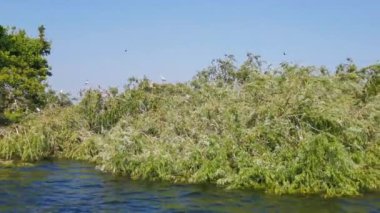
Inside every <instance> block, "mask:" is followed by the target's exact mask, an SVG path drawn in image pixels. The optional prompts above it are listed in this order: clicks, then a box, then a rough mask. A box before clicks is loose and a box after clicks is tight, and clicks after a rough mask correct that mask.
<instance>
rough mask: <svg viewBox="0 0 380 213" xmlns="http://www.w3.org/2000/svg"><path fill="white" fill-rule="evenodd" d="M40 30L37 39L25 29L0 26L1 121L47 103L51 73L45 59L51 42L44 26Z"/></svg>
mask: <svg viewBox="0 0 380 213" xmlns="http://www.w3.org/2000/svg"><path fill="white" fill-rule="evenodd" d="M38 31H39V36H38V37H37V38H34V37H30V36H28V35H27V33H26V32H25V30H19V29H16V28H15V27H12V28H10V27H4V26H1V25H0V124H4V123H6V122H7V121H12V120H17V119H18V118H20V117H22V115H24V114H25V113H27V112H28V111H29V112H30V111H35V110H36V109H37V107H41V106H43V105H44V104H45V89H46V87H47V83H46V80H47V77H48V76H51V75H52V74H51V72H50V67H49V65H48V61H47V59H46V56H47V55H49V54H50V42H48V41H47V40H46V38H45V27H44V26H40V27H39V28H38Z"/></svg>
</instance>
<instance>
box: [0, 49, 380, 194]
mask: <svg viewBox="0 0 380 213" xmlns="http://www.w3.org/2000/svg"><path fill="white" fill-rule="evenodd" d="M264 65H265V63H264V62H263V61H261V60H260V57H258V56H255V55H252V54H249V55H248V59H247V61H246V62H245V63H243V65H241V66H240V67H238V66H237V65H236V64H235V62H234V59H233V57H232V56H226V58H225V59H220V60H217V61H215V62H214V63H213V65H212V66H210V67H209V68H207V69H205V70H203V71H201V72H200V73H199V74H198V75H197V76H195V77H194V79H193V80H192V81H191V82H188V83H186V84H155V83H152V82H150V81H149V80H147V79H142V80H136V79H134V81H133V85H132V84H130V85H129V86H127V87H126V90H125V91H124V92H122V93H118V92H117V91H115V90H112V91H111V90H104V91H102V90H89V91H86V92H85V94H84V97H83V98H82V100H81V102H80V103H79V104H77V105H74V106H71V107H66V108H53V109H51V110H50V111H47V112H44V113H42V114H40V115H32V116H30V117H29V118H27V119H26V120H25V121H24V122H22V123H21V124H19V125H17V126H10V127H8V128H7V129H6V130H4V131H3V133H0V134H1V135H2V136H0V138H1V139H0V159H4V160H9V159H19V160H23V161H33V160H38V159H43V158H49V157H65V158H73V159H81V160H88V161H91V162H94V163H95V164H96V165H97V168H99V169H100V170H102V171H106V172H111V173H114V174H119V175H127V176H129V177H131V178H134V179H147V180H165V181H171V182H184V183H212V184H217V185H219V186H222V187H226V188H244V189H260V190H265V191H266V192H269V193H277V194H283V193H301V194H322V195H324V196H342V195H357V194H359V193H363V192H366V191H372V190H379V189H380V168H379V165H380V95H379V94H378V91H379V71H380V66H379V65H373V66H369V67H366V68H363V69H359V68H357V67H356V66H355V65H354V64H353V63H352V61H350V60H349V61H348V63H347V64H343V65H341V66H339V67H338V69H337V72H336V73H335V74H333V73H329V72H327V71H326V69H324V68H316V67H300V66H297V65H291V64H286V63H284V64H282V65H281V66H280V67H278V68H273V69H272V68H264ZM131 82H132V81H131ZM53 114H54V116H53ZM15 132H16V133H15Z"/></svg>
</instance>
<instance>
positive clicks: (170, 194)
mask: <svg viewBox="0 0 380 213" xmlns="http://www.w3.org/2000/svg"><path fill="white" fill-rule="evenodd" d="M0 212H307V213H312V212H380V194H367V195H365V196H362V197H356V198H336V199H323V198H320V197H317V196H312V197H305V196H270V195H266V194H263V193H258V192H253V191H225V190H222V189H219V188H216V187H215V186H202V185H178V184H177V185H176V184H169V183H158V182H143V181H131V180H129V179H127V178H125V177H115V176H112V175H109V174H103V173H101V172H99V171H97V170H95V169H94V166H93V165H91V164H88V163H84V162H78V161H46V162H41V163H38V164H37V165H36V166H33V167H27V168H9V169H8V168H6V169H2V168H0Z"/></svg>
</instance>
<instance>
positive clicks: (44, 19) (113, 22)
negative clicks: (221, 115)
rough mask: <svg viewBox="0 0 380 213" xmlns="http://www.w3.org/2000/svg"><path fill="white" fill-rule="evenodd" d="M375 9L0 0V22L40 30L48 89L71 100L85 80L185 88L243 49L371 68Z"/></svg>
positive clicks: (168, 0)
mask: <svg viewBox="0 0 380 213" xmlns="http://www.w3.org/2000/svg"><path fill="white" fill-rule="evenodd" d="M379 11H380V1H377V0H366V1H365V0H362V1H359V0H357V1H354V0H345V1H343V0H342V1H339V0H336V1H328V0H318V1H317V0H310V1H305V0H265V1H264V0H262V1H254V0H249V1H248V0H234V1H232V0H230V1H226V0H218V1H217V0H191V1H190V0H159V1H156V0H151V1H147V0H133V1H132V0H131V1H128V0H102V1H100V0H33V1H26V0H0V24H1V25H8V26H16V27H18V28H23V29H26V30H27V32H28V34H30V35H32V36H35V35H37V27H38V26H39V25H41V24H44V25H45V27H46V30H47V32H46V34H47V37H48V39H49V40H51V41H52V48H53V49H52V54H51V55H50V56H49V62H50V65H51V66H52V72H53V77H52V78H51V79H50V80H49V83H50V84H51V85H52V86H53V88H55V89H57V90H60V89H63V90H65V91H69V92H71V93H73V95H75V94H76V93H77V91H78V90H79V89H80V88H82V87H83V84H84V82H85V81H86V80H89V82H90V84H91V85H92V86H96V85H101V86H103V87H108V86H119V87H122V86H123V85H124V84H125V83H126V81H127V79H128V78H129V77H131V76H137V77H142V76H144V75H146V76H148V77H149V78H151V79H153V80H155V81H159V79H160V75H163V76H165V77H166V78H167V79H168V81H170V82H178V81H187V80H190V79H191V78H192V76H193V75H194V74H196V72H197V71H199V70H201V69H202V68H205V67H207V66H208V65H209V64H210V62H211V60H212V59H215V58H218V57H222V56H223V55H224V54H227V53H228V54H234V55H235V56H236V58H237V59H238V62H242V61H243V60H244V57H245V55H246V53H247V52H253V53H257V54H260V55H262V56H263V58H264V59H265V60H266V61H268V62H269V63H273V64H278V63H280V62H282V61H291V62H297V63H301V64H305V65H311V64H312V65H326V66H328V67H329V68H334V67H335V66H336V65H337V64H338V63H341V62H344V60H345V58H346V57H351V58H353V59H354V61H355V62H357V63H358V64H359V65H360V66H365V65H368V64H371V63H376V62H377V61H378V60H379V59H380V48H379V47H380V12H379ZM124 49H128V53H125V52H124ZM283 51H286V52H287V55H286V56H283V55H282V53H283Z"/></svg>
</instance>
